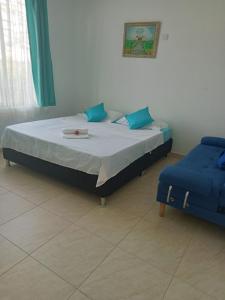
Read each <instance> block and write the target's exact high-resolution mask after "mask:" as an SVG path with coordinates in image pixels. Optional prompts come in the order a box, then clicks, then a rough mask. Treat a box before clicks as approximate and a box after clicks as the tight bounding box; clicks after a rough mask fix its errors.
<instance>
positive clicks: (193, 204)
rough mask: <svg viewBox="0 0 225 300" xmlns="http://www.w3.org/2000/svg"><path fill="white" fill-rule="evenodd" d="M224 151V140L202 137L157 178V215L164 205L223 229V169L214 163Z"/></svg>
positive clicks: (224, 176) (224, 178)
mask: <svg viewBox="0 0 225 300" xmlns="http://www.w3.org/2000/svg"><path fill="white" fill-rule="evenodd" d="M224 150H225V139H223V138H216V137H204V138H202V140H201V143H200V144H199V145H198V146H197V147H195V148H194V149H193V150H192V151H191V152H190V153H189V154H188V155H187V156H185V157H184V158H183V159H182V160H181V161H179V162H178V163H177V164H176V165H174V166H169V167H167V168H166V169H164V170H163V171H162V173H161V174H160V177H159V185H158V193H157V201H159V202H160V216H164V214H165V207H166V205H170V206H172V207H175V208H178V209H181V210H184V211H185V212H187V213H190V214H192V215H195V216H197V217H200V218H203V219H206V220H208V221H211V222H214V223H216V224H219V225H222V226H225V170H221V169H220V168H218V166H217V160H218V158H219V157H220V155H221V154H222V152H224Z"/></svg>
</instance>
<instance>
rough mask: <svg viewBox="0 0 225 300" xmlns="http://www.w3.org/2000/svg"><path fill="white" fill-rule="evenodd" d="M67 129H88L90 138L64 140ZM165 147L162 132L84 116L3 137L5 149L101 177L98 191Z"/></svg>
mask: <svg viewBox="0 0 225 300" xmlns="http://www.w3.org/2000/svg"><path fill="white" fill-rule="evenodd" d="M65 128H87V129H88V131H89V138H88V139H65V138H63V136H62V130H63V129H65ZM163 143H164V135H163V132H162V131H161V130H160V129H157V128H156V129H154V130H146V129H138V130H130V129H129V128H128V127H127V126H123V125H119V124H116V123H110V122H109V121H105V122H100V123H89V122H87V121H86V119H85V117H84V116H83V115H82V114H78V115H76V116H70V117H61V118H55V119H48V120H41V121H35V122H29V123H22V124H16V125H12V126H8V127H6V129H5V131H4V133H3V137H2V146H3V148H9V149H13V150H16V151H18V152H21V153H24V154H27V155H30V156H33V157H37V158H40V159H42V160H45V161H49V162H51V163H55V164H58V165H61V166H64V167H69V168H71V169H74V170H79V171H83V172H86V173H88V174H94V175H98V180H97V184H96V186H97V187H98V186H101V185H103V184H104V183H105V182H106V181H107V180H109V179H110V178H112V177H113V176H115V175H117V174H118V173H119V172H120V171H121V170H123V169H124V168H126V167H127V166H129V165H130V164H131V163H132V162H134V161H135V160H136V159H138V158H140V157H141V156H143V155H144V154H146V153H148V152H151V151H152V150H154V149H155V148H157V147H158V146H160V145H162V144H163Z"/></svg>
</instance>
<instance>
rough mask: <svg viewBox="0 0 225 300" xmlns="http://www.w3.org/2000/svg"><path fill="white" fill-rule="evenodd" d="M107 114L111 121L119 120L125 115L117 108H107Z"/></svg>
mask: <svg viewBox="0 0 225 300" xmlns="http://www.w3.org/2000/svg"><path fill="white" fill-rule="evenodd" d="M107 114H108V118H109V120H110V122H111V123H113V122H115V121H117V120H119V119H120V118H122V117H123V115H124V114H123V113H122V112H120V111H116V110H107Z"/></svg>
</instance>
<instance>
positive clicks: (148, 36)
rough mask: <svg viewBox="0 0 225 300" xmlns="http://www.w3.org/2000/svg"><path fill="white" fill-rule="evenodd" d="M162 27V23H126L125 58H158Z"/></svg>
mask: <svg viewBox="0 0 225 300" xmlns="http://www.w3.org/2000/svg"><path fill="white" fill-rule="evenodd" d="M160 26H161V23H160V22H138V23H125V25H124V42H123V56H126V57H147V58H154V57H156V54H157V48H158V42H159V34H160Z"/></svg>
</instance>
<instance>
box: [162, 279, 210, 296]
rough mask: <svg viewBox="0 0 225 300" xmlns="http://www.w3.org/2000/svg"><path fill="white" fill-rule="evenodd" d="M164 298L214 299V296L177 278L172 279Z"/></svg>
mask: <svg viewBox="0 0 225 300" xmlns="http://www.w3.org/2000/svg"><path fill="white" fill-rule="evenodd" d="M164 300H215V298H213V297H210V296H208V295H206V294H203V293H202V292H201V291H199V290H196V289H195V288H193V287H192V286H190V285H189V284H187V283H185V282H183V281H181V280H179V279H173V281H172V283H171V284H170V287H169V289H168V291H167V293H166V295H165V298H164Z"/></svg>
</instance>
